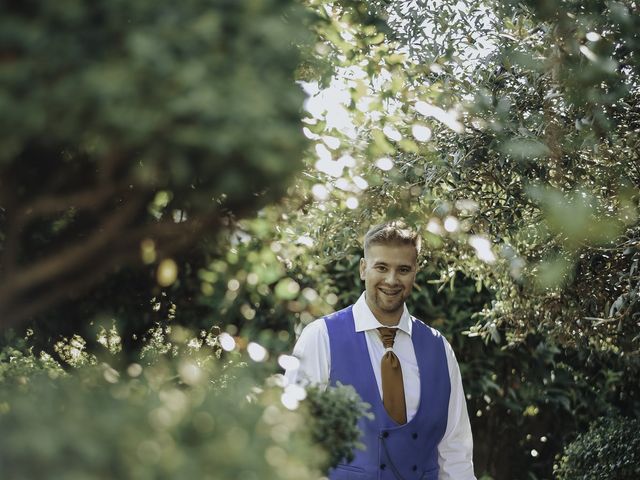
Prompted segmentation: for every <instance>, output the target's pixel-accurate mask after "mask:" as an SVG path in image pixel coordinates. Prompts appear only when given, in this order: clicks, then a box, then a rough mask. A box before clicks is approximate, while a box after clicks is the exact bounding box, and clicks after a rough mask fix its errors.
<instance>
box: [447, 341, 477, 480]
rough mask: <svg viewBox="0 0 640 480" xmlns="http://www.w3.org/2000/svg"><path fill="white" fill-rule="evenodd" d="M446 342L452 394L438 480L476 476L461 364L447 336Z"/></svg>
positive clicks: (464, 479) (472, 478)
mask: <svg viewBox="0 0 640 480" xmlns="http://www.w3.org/2000/svg"><path fill="white" fill-rule="evenodd" d="M444 343H445V351H446V354H447V363H448V365H449V378H450V379H451V397H450V399H449V415H448V419H447V429H446V431H445V434H444V437H443V438H442V440H441V441H440V444H439V445H438V463H439V465H440V475H439V476H438V480H476V477H475V475H474V473H473V438H472V436H471V424H470V423H469V415H468V413H467V402H466V400H465V398H464V390H463V388H462V378H461V377H460V367H459V366H458V361H457V360H456V357H455V354H454V353H453V350H452V349H451V346H450V345H449V343H448V342H447V341H446V340H445V342H444Z"/></svg>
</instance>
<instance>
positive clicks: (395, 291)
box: [378, 288, 402, 297]
mask: <svg viewBox="0 0 640 480" xmlns="http://www.w3.org/2000/svg"><path fill="white" fill-rule="evenodd" d="M378 290H380V291H381V292H382V293H383V294H384V295H386V296H388V297H395V296H396V295H399V294H400V292H401V291H402V289H401V288H396V289H392V288H378Z"/></svg>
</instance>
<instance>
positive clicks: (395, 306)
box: [377, 300, 404, 313]
mask: <svg viewBox="0 0 640 480" xmlns="http://www.w3.org/2000/svg"><path fill="white" fill-rule="evenodd" d="M377 303H378V308H379V309H380V310H381V311H383V312H384V313H397V312H398V310H402V306H403V305H404V301H403V300H399V301H396V302H393V303H387V302H384V301H379V302H377Z"/></svg>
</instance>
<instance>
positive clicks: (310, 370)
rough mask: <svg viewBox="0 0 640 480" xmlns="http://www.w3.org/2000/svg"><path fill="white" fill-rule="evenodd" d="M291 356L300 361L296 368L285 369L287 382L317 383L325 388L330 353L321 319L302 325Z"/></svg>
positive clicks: (326, 334)
mask: <svg viewBox="0 0 640 480" xmlns="http://www.w3.org/2000/svg"><path fill="white" fill-rule="evenodd" d="M293 356H294V357H296V358H297V359H298V360H299V361H300V363H299V365H298V368H290V369H287V370H286V371H285V374H284V375H285V378H286V379H287V382H288V383H289V384H293V383H296V384H299V385H303V386H306V385H318V386H320V387H321V388H323V389H324V388H326V387H327V385H328V384H329V373H330V371H331V354H330V351H329V333H328V332H327V325H326V324H325V322H324V320H323V319H318V320H314V321H313V322H311V323H310V324H309V325H307V326H306V327H304V329H303V330H302V333H301V334H300V338H298V341H297V342H296V345H295V347H294V348H293Z"/></svg>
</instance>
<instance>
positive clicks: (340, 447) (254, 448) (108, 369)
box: [0, 331, 365, 480]
mask: <svg viewBox="0 0 640 480" xmlns="http://www.w3.org/2000/svg"><path fill="white" fill-rule="evenodd" d="M185 333H186V332H184V331H182V332H177V335H176V334H174V335H173V338H172V339H168V338H166V337H162V336H161V335H156V336H155V339H156V340H158V339H159V340H160V341H156V342H155V344H153V343H150V344H148V345H146V348H145V349H143V353H142V355H141V360H140V362H139V363H137V362H136V363H131V364H129V365H126V366H125V365H123V366H121V367H116V368H114V367H113V366H111V365H109V364H108V363H107V362H105V361H102V360H104V358H103V359H102V360H98V358H97V357H96V356H95V355H92V354H90V353H87V352H86V351H85V350H84V349H83V348H82V345H83V344H82V339H81V338H80V337H76V338H74V339H72V340H71V341H70V342H69V344H67V345H66V347H64V346H59V348H58V353H59V354H60V355H61V356H62V358H63V359H65V360H66V361H67V363H68V364H74V365H77V367H76V368H74V367H72V366H70V365H67V367H68V371H65V369H64V368H63V367H62V365H61V364H60V363H58V362H57V361H55V360H54V359H53V358H52V357H51V356H49V355H48V354H45V353H42V354H40V355H39V356H36V355H35V354H34V353H33V352H32V351H31V350H30V349H29V348H27V347H26V344H25V342H24V341H21V342H19V343H20V344H18V345H16V347H17V348H16V347H6V348H5V349H4V350H2V351H1V352H0V386H1V388H0V430H1V431H2V436H0V464H1V465H2V478H5V479H24V478H34V479H35V478H44V477H45V476H46V478H48V479H54V480H55V479H65V480H69V479H71V480H73V479H103V478H136V479H173V478H194V479H195V478H198V479H207V478H209V479H214V478H215V479H227V478H242V479H249V480H251V479H255V480H264V479H267V480H269V479H291V480H304V479H317V478H320V477H321V476H322V474H323V473H324V472H326V470H327V469H328V468H329V467H330V466H331V464H334V463H336V462H337V461H338V460H339V459H340V458H342V457H343V456H346V455H348V454H349V452H350V450H351V449H352V448H354V446H355V445H356V443H357V440H358V436H359V432H358V430H357V429H356V419H357V416H358V414H359V412H361V411H362V409H363V407H364V406H365V405H364V404H361V402H360V400H359V398H358V397H357V395H356V394H355V391H354V390H353V389H352V388H351V387H339V388H336V389H329V390H327V391H325V392H320V391H318V390H310V391H309V393H310V395H309V396H308V397H307V392H306V391H305V390H304V389H303V388H302V387H297V386H291V387H286V386H285V385H284V383H285V381H284V379H283V377H282V376H279V375H276V376H271V377H268V378H267V380H257V378H259V376H264V369H265V368H267V367H265V366H264V365H263V364H260V363H257V362H253V361H251V360H248V359H247V360H248V362H244V361H243V358H241V357H242V356H241V355H240V354H238V353H233V352H232V353H230V354H225V353H224V352H223V350H222V348H221V346H220V342H219V338H218V337H216V336H214V335H212V334H206V333H204V334H202V335H201V336H199V337H191V338H190V337H189V336H188V335H185ZM115 350H117V348H116V349H115ZM116 354H117V352H116ZM225 356H226V357H227V358H221V357H225ZM106 357H107V359H108V358H109V357H110V358H111V360H112V361H113V362H114V363H117V362H118V359H117V355H113V354H112V353H109V354H107V355H106ZM283 387H284V388H283ZM323 404H326V405H328V406H330V408H326V407H324V406H323ZM285 405H286V406H285ZM334 408H335V409H336V410H335V411H333V409H334ZM319 412H323V413H322V415H321V416H315V415H314V414H318V413H319ZM338 413H339V414H338ZM330 432H341V434H340V435H338V436H335V435H332V436H330V437H329V436H328V435H329V433H330Z"/></svg>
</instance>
